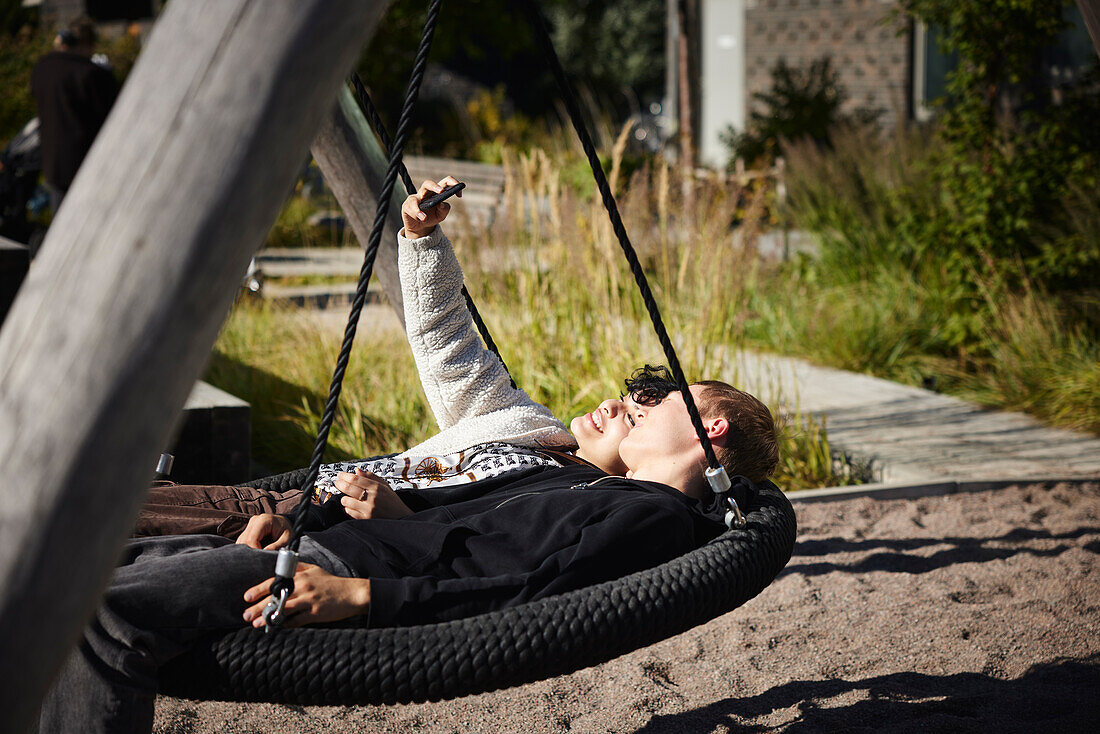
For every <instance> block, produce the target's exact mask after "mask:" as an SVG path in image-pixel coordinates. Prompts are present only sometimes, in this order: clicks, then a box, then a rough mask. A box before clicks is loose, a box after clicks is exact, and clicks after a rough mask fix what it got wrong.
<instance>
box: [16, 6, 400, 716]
mask: <svg viewBox="0 0 1100 734" xmlns="http://www.w3.org/2000/svg"><path fill="white" fill-rule="evenodd" d="M387 5H388V3H387V2H386V1H385V0H373V1H371V2H362V1H359V0H195V1H194V2H186V3H169V4H168V6H167V8H166V9H165V11H164V13H163V15H162V16H161V17H160V19H159V20H158V22H157V24H156V27H155V28H154V30H153V33H152V36H151V37H150V39H149V43H148V45H147V46H146V48H145V50H144V52H143V53H142V56H141V58H140V59H139V60H138V63H137V65H136V66H135V68H134V70H133V72H132V73H131V75H130V78H129V79H128V81H127V83H126V85H125V87H124V88H123V90H122V94H121V95H120V97H119V99H118V102H117V103H116V105H115V108H114V109H113V111H112V112H111V115H110V117H109V118H108V120H107V123H106V125H105V126H104V128H103V130H102V131H101V133H100V136H99V139H98V140H97V141H96V144H95V145H94V146H93V148H92V150H91V152H90V153H89V155H88V157H87V159H86V160H85V161H84V165H83V167H82V168H81V170H80V173H79V174H78V176H77V178H76V181H75V182H74V185H73V187H72V189H71V190H70V191H69V193H68V196H67V197H66V199H65V203H64V206H62V207H61V210H60V212H58V215H57V217H56V218H55V220H54V223H53V226H52V227H51V228H50V231H49V235H48V236H47V238H46V241H45V243H44V245H43V247H42V250H41V252H40V254H39V256H38V258H37V259H36V260H35V262H34V263H33V265H32V267H31V269H30V273H29V275H28V277H27V280H26V282H25V283H24V284H23V287H22V289H21V291H20V293H19V296H18V298H17V299H16V301H15V303H14V305H13V307H12V309H11V311H10V313H9V315H8V318H7V320H6V322H5V324H4V328H3V330H2V331H0V680H3V681H4V685H3V686H0V720H2V721H3V722H4V723H3V726H2V727H0V728H3V729H4V730H5V731H15V732H20V731H24V730H26V729H27V728H29V727H30V726H31V725H32V721H33V719H34V716H35V711H36V710H37V707H38V705H39V702H40V701H41V699H42V697H43V696H44V695H45V691H46V689H47V686H48V685H49V683H50V680H51V679H52V677H53V676H54V675H55V673H56V671H57V670H58V668H59V666H60V665H61V663H62V662H63V660H64V658H65V656H66V655H67V654H68V652H69V650H70V649H71V648H72V646H73V644H74V643H75V641H76V640H77V639H78V637H79V634H80V630H81V628H82V627H83V625H84V624H85V622H86V621H87V620H88V618H89V616H90V615H91V613H92V612H93V610H94V608H95V605H96V602H97V599H98V598H99V595H100V594H101V592H102V590H103V588H104V586H105V585H106V583H107V581H108V579H109V576H110V574H111V569H112V567H113V565H114V563H115V560H116V559H117V557H118V554H119V550H120V547H121V544H122V541H123V539H124V537H125V536H126V535H127V534H128V532H129V529H130V526H131V523H132V521H133V518H134V516H135V514H136V511H137V508H138V506H139V504H140V501H141V498H142V496H143V493H144V487H145V486H147V484H148V482H149V480H150V479H151V477H152V474H153V466H154V462H155V460H156V456H157V454H158V453H159V452H160V451H161V450H162V449H163V447H164V446H166V445H167V444H168V441H169V438H170V436H171V433H172V428H173V423H174V422H175V420H176V418H177V416H178V415H179V414H180V409H181V407H182V406H183V403H184V400H185V398H186V397H187V394H188V392H189V390H190V389H191V386H192V385H193V384H194V381H195V378H196V377H197V376H198V375H199V372H200V370H201V368H202V366H203V363H204V362H205V360H206V356H207V355H208V354H209V352H210V348H211V346H212V345H213V343H214V340H215V338H216V336H217V333H218V329H219V327H220V325H221V323H222V321H223V319H224V317H225V315H226V313H227V311H228V309H229V307H230V305H231V304H232V302H233V298H234V294H235V293H236V292H237V290H238V288H239V284H240V279H241V277H242V275H243V273H244V272H245V269H246V266H247V264H248V261H249V258H250V257H251V256H252V254H253V252H254V251H255V250H256V249H257V247H258V246H259V245H260V244H261V242H262V241H263V237H264V235H265V233H266V232H267V230H268V229H269V228H270V226H271V223H272V222H273V221H274V219H275V216H276V214H277V212H278V210H279V206H280V204H281V203H282V201H283V199H284V197H285V196H286V194H287V192H288V191H289V190H290V186H291V184H292V182H293V180H294V177H295V175H296V174H297V172H298V170H299V168H300V166H301V164H302V161H303V160H305V156H306V153H307V150H308V147H309V144H310V142H311V141H312V139H313V137H314V134H315V133H316V131H317V129H318V126H319V124H320V123H321V120H322V118H323V117H324V116H325V115H326V114H327V113H328V112H329V111H330V110H331V109H332V105H333V100H334V98H335V95H336V92H337V89H338V88H339V86H340V85H341V83H342V82H343V79H344V76H345V75H346V74H347V73H348V71H349V70H350V69H351V68H352V66H353V64H354V62H355V59H356V56H357V54H358V52H359V49H360V48H361V47H362V45H363V44H365V43H366V41H367V40H368V39H369V37H370V35H371V33H372V32H373V30H374V27H375V26H376V25H377V23H378V20H379V19H380V17H381V16H382V13H383V12H384V10H385V8H386V6H387Z"/></svg>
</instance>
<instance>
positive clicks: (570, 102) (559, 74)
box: [523, 0, 720, 469]
mask: <svg viewBox="0 0 1100 734" xmlns="http://www.w3.org/2000/svg"><path fill="white" fill-rule="evenodd" d="M523 8H524V10H525V11H526V12H527V16H528V18H529V19H530V21H531V27H532V29H533V30H534V32H535V38H536V39H537V40H538V43H539V45H540V46H541V47H542V52H543V55H544V56H545V57H546V60H547V62H548V63H549V64H550V69H551V71H553V72H554V79H555V81H557V84H558V89H559V91H560V92H561V95H562V99H563V101H564V102H565V107H566V109H567V110H568V111H569V117H570V119H571V120H572V122H573V128H574V129H575V130H576V131H577V137H579V138H580V141H581V146H582V147H583V148H584V154H585V155H586V156H587V157H588V163H589V165H590V166H591V167H592V175H593V176H594V177H595V179H596V186H597V188H599V190H600V196H601V197H603V205H604V207H605V208H606V209H607V213H608V214H609V215H610V217H611V227H612V229H614V230H615V236H616V237H618V239H619V245H620V247H622V250H623V254H625V255H626V260H627V262H628V263H629V264H630V272H632V273H633V274H634V280H635V281H636V282H637V284H638V290H639V291H640V292H641V295H642V301H643V302H644V303H645V307H646V310H647V311H648V312H649V318H650V320H651V321H652V322H653V330H654V331H655V332H657V340H658V341H659V342H660V343H661V348H662V349H664V352H665V357H666V358H667V359H668V366H669V369H670V370H671V372H672V376H673V378H674V379H675V380H676V384H677V385H679V387H680V393H681V394H682V395H683V396H684V405H685V406H687V411H688V415H689V416H690V417H691V425H692V427H693V428H695V433H696V434H697V435H698V436H699V441H700V442H701V443H702V444H703V453H704V454H705V455H706V458H707V463H708V464H709V465H710V467H711V468H712V469H718V468H719V467H720V464H719V463H718V458H717V457H716V456H715V455H714V448H713V447H712V446H711V445H710V438H709V437H708V436H707V431H706V428H704V427H703V421H702V419H701V418H700V417H699V409H698V408H697V407H696V406H695V399H694V398H693V397H692V395H691V390H689V389H688V383H687V380H686V379H685V378H684V371H683V370H682V369H681V368H680V360H679V359H677V358H676V350H675V349H674V348H673V346H672V341H671V340H670V339H669V336H668V331H667V330H666V329H665V324H664V321H663V320H662V319H661V312H660V311H659V310H658V309H657V302H656V301H655V300H654V298H653V292H652V291H651V290H650V288H649V282H648V281H647V280H646V277H645V273H644V272H643V271H642V264H641V263H640V262H639V261H638V255H637V253H635V252H634V247H633V246H632V245H631V244H630V238H629V237H627V234H626V227H625V226H623V220H622V217H620V216H619V207H618V205H616V203H615V197H614V195H613V194H612V193H611V187H610V186H609V185H608V183H607V177H606V176H604V172H603V167H602V166H601V165H600V159H599V157H598V156H597V155H596V146H595V145H593V143H592V137H591V136H590V135H589V134H588V129H587V127H586V126H585V124H584V119H583V118H582V117H581V110H580V106H579V105H578V104H577V98H576V95H575V94H574V93H573V88H572V87H571V86H570V84H569V80H568V79H567V78H566V76H565V71H564V70H563V69H562V66H561V61H559V60H558V54H557V52H556V51H554V44H553V42H552V41H551V40H550V34H549V33H548V32H547V30H546V23H545V21H544V20H543V18H542V13H540V12H539V9H538V6H537V5H536V4H535V2H534V0H524V2H523Z"/></svg>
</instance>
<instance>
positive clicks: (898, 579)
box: [155, 483, 1100, 734]
mask: <svg viewBox="0 0 1100 734" xmlns="http://www.w3.org/2000/svg"><path fill="white" fill-rule="evenodd" d="M796 510H797V512H798V518H799V537H798V543H797V545H796V547H795V551H794V556H793V557H792V558H791V561H790V563H789V564H788V566H787V568H786V569H785V570H784V571H783V573H782V574H781V575H780V576H779V578H778V579H776V581H775V582H774V583H773V584H772V585H771V586H770V587H769V588H768V589H766V590H765V591H764V592H763V593H762V594H761V595H760V596H759V597H757V598H756V599H754V600H752V601H751V602H749V603H748V604H746V605H745V606H744V607H742V608H741V609H738V610H735V611H734V612H732V613H730V614H727V615H725V616H723V617H720V618H718V619H716V620H714V621H712V622H711V623H709V624H707V625H704V626H702V627H698V628H696V629H694V630H691V631H689V632H686V633H684V634H682V635H679V636H677V637H675V638H672V639H669V640H666V641H664V642H662V643H659V644H657V645H654V646H652V647H648V648H645V649H643V650H638V651H636V652H634V653H631V654H629V655H626V656H624V657H621V658H619V659H617V660H613V661H611V662H609V663H605V664H604V665H600V666H597V667H595V668H590V669H587V670H582V671H579V672H577V673H574V674H572V675H568V676H562V677H559V678H554V679H551V680H547V681H542V682H539V683H534V684H530V685H527V686H523V687H520V688H514V689H510V690H505V691H497V692H494V693H488V694H483V695H480V696H472V697H468V698H464V699H459V700H456V701H446V702H441V703H435V704H415V705H404V706H390V707H347V708H342V707H291V706H276V705H267V704H263V705H258V704H251V705H242V704H226V703H210V702H204V703H199V702H193V701H183V700H175V699H168V698H162V699H160V700H159V701H158V705H157V717H156V727H155V730H156V731H157V732H160V733H161V734H169V733H171V734H176V733H182V732H287V733H290V732H294V733H297V732H303V733H308V732H647V733H659V732H732V731H753V732H759V731H773V730H774V731H813V732H817V731H848V732H858V731H883V730H886V731H901V732H910V731H912V732H916V731H920V732H927V731H944V732H960V731H961V732H971V731H973V732H987V731H996V732H1006V731H1020V732H1031V731H1051V732H1091V731H1100V694H1098V693H1097V692H1098V691H1100V483H1094V484H1089V485H1056V486H1054V487H1045V486H1040V485H1031V486H1020V487H1012V488H1008V489H1002V490H996V491H990V492H980V493H974V494H964V495H955V496H950V497H933V498H925V499H919V500H872V499H866V498H860V499H852V500H845V501H839V502H829V503H813V504H810V503H807V504H804V505H796Z"/></svg>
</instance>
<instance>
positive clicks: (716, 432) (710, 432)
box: [703, 418, 730, 446]
mask: <svg viewBox="0 0 1100 734" xmlns="http://www.w3.org/2000/svg"><path fill="white" fill-rule="evenodd" d="M703 425H704V427H705V428H706V429H707V438H709V439H710V442H711V443H716V444H718V445H719V446H724V445H725V443H726V436H728V435H729V431H730V424H729V421H727V420H726V419H725V418H712V419H710V420H708V421H707V422H706V423H704V424H703Z"/></svg>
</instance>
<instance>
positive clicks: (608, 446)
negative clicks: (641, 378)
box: [569, 398, 638, 474]
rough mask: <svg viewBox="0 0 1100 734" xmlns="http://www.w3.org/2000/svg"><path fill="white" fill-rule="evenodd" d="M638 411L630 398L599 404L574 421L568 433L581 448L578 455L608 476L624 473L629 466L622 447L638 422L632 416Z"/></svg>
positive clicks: (613, 399)
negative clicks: (634, 423) (623, 456)
mask: <svg viewBox="0 0 1100 734" xmlns="http://www.w3.org/2000/svg"><path fill="white" fill-rule="evenodd" d="M637 408H638V406H636V405H634V404H633V402H631V401H630V399H629V398H627V399H626V400H625V401H624V400H620V399H618V398H612V399H610V400H605V401H603V402H602V403H600V405H599V407H597V408H596V409H595V410H593V411H592V412H591V413H585V414H584V415H579V416H577V417H576V418H574V419H573V420H572V421H571V422H570V423H569V431H570V433H572V434H573V438H575V439H577V445H578V446H579V447H580V448H578V449H577V456H578V457H580V458H582V459H584V460H585V461H587V462H589V463H592V464H595V465H596V466H598V467H599V468H600V469H602V470H603V471H605V472H607V473H608V474H625V473H626V469H627V467H626V464H624V463H623V460H622V458H621V457H620V456H619V444H620V443H621V442H622V440H623V439H624V438H626V436H627V434H629V433H630V429H631V427H632V424H633V422H634V421H636V420H637V418H636V416H634V415H632V412H636V411H637Z"/></svg>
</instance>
